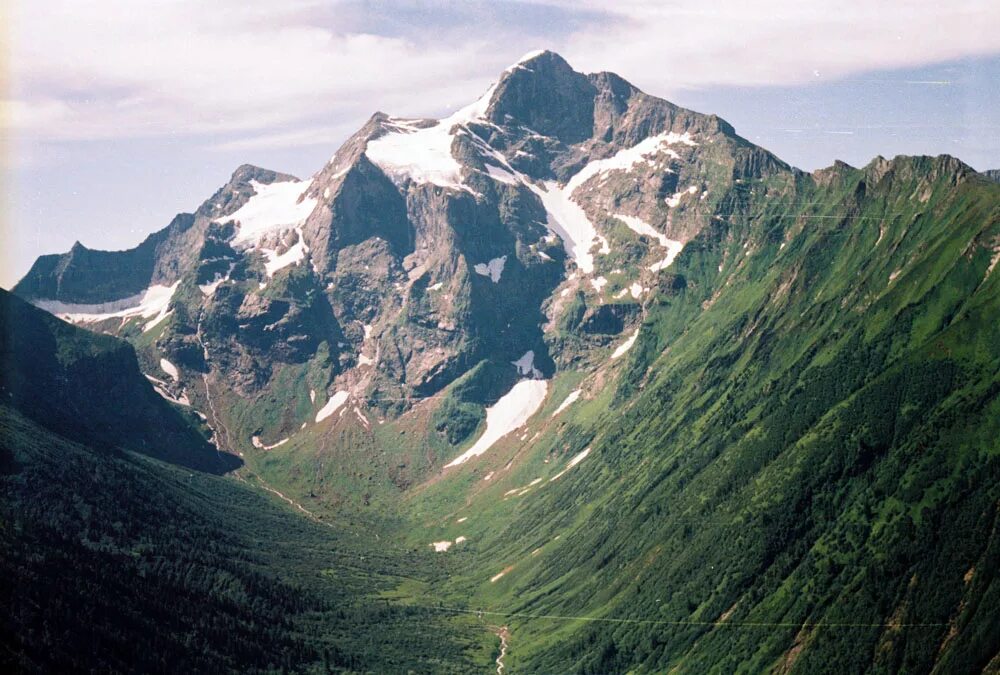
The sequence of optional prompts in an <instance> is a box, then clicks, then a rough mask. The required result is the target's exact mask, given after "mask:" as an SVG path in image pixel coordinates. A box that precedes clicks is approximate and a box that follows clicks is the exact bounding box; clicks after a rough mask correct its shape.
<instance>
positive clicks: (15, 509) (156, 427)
mask: <svg viewBox="0 0 1000 675" xmlns="http://www.w3.org/2000/svg"><path fill="white" fill-rule="evenodd" d="M0 318H2V321H0V325H2V326H3V328H4V330H3V331H2V333H0V339H2V343H0V347H2V348H0V367H2V368H0V373H2V379H0V385H2V389H0V394H2V397H0V551H2V555H0V573H2V575H3V579H4V583H3V585H2V589H0V605H2V606H3V607H4V610H5V611H4V612H3V618H2V619H0V641H2V644H3V647H4V648H3V650H2V653H0V664H3V667H4V671H5V672H25V673H28V672H75V671H88V672H96V671H101V672H107V671H110V672H124V671H131V672H136V671H166V670H183V671H186V672H205V671H209V670H225V671H230V672H235V671H239V672H264V671H271V672H273V671H275V670H279V669H291V668H294V669H296V670H299V669H302V668H306V667H309V668H311V669H314V670H317V671H319V670H327V671H329V670H331V669H337V670H341V671H343V670H344V669H348V670H352V671H356V670H365V669H372V670H377V671H380V672H397V671H399V670H401V669H414V670H421V671H424V672H427V671H432V670H433V671H436V672H468V671H469V669H470V668H471V667H473V664H474V663H475V661H473V660H472V659H471V657H470V655H469V652H474V651H475V650H476V649H478V645H477V644H476V640H475V639H473V638H472V637H470V636H469V635H467V633H468V631H464V632H463V631H461V630H456V629H455V628H453V627H451V626H445V625H442V624H443V618H442V617H441V615H440V614H438V613H434V612H428V610H421V609H408V608H394V607H388V606H386V605H385V602H384V601H383V600H381V599H380V597H379V596H380V595H381V594H382V593H384V592H385V591H386V590H387V589H389V588H391V587H392V585H393V584H396V583H400V582H401V581H404V580H405V581H406V582H407V583H414V582H416V581H417V580H420V579H424V578H427V577H432V576H434V575H435V574H436V573H437V572H436V570H435V567H433V564H434V563H435V562H436V561H432V560H431V559H430V554H429V553H425V554H424V556H423V557H421V556H420V555H412V554H409V553H408V552H403V551H395V550H393V549H392V548H391V547H389V548H387V547H386V546H384V545H383V546H379V547H378V548H375V547H369V546H368V545H367V542H365V541H358V534H357V531H356V530H355V529H354V527H352V526H349V525H348V524H346V523H337V524H332V523H329V522H326V523H324V522H318V521H316V519H312V520H309V519H304V518H302V517H300V516H299V515H296V514H294V513H292V512H291V511H288V510H286V509H282V508H280V507H277V506H275V504H274V503H272V502H271V501H270V500H268V499H266V498H265V497H263V496H262V495H261V493H260V492H258V491H257V490H255V489H254V488H253V487H249V486H248V485H247V484H246V481H247V480H253V476H252V475H251V476H248V477H247V478H245V479H244V480H243V481H241V482H237V481H232V480H228V479H223V478H221V477H218V476H216V475H213V473H221V472H222V471H231V470H232V469H234V468H236V467H237V466H239V464H240V463H239V462H238V461H237V460H236V458H233V457H232V456H228V455H223V454H221V453H218V452H217V451H216V450H215V448H212V447H211V446H209V445H208V443H206V441H205V440H204V438H202V437H201V436H200V435H199V434H198V433H197V432H196V431H195V429H194V428H192V426H191V425H188V424H186V423H185V422H184V417H183V416H182V415H181V414H180V413H179V412H177V411H175V410H173V409H172V408H171V404H169V403H168V402H166V401H165V400H164V399H163V398H161V397H160V396H158V395H157V394H156V393H154V391H153V388H152V387H151V386H150V383H149V382H148V381H147V380H146V379H145V378H143V377H142V375H141V374H140V373H139V367H138V364H137V362H136V360H135V354H134V352H133V351H132V349H131V347H129V346H128V345H127V344H126V343H123V342H121V341H120V340H118V339H116V338H113V337H108V336H105V335H98V334H93V333H89V332H88V331H85V330H82V329H79V328H75V327H73V326H70V325H68V324H66V323H64V322H62V321H59V320H57V319H55V318H53V317H51V316H49V315H48V314H46V313H44V312H42V311H41V310H39V309H36V308H34V307H32V306H30V305H28V304H27V303H25V302H24V301H22V300H20V299H18V298H16V297H14V296H11V295H10V294H9V293H7V292H6V291H0ZM181 407H182V406H181ZM150 457H153V458H154V459H150ZM164 460H165V461H164ZM404 557H405V558H406V565H405V568H400V567H397V561H398V560H402V559H403V558H404ZM359 558H360V559H362V560H365V559H367V560H368V561H370V562H369V565H374V566H376V567H377V569H378V573H377V574H373V573H367V572H366V573H359V572H358V571H357V570H355V569H353V566H352V563H351V561H353V560H357V559H359ZM334 561H336V562H334ZM331 565H334V568H331V567H330V566H331ZM302 570H308V572H302ZM317 570H322V572H321V573H320V574H316V571H317ZM387 629H388V630H389V631H390V632H389V634H388V635H383V634H382V632H383V631H386V630H387ZM375 643H377V644H378V649H373V648H372V644H375Z"/></svg>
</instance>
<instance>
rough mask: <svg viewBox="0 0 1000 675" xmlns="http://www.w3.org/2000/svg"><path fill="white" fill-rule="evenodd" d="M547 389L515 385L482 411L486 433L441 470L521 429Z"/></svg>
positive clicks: (542, 383)
mask: <svg viewBox="0 0 1000 675" xmlns="http://www.w3.org/2000/svg"><path fill="white" fill-rule="evenodd" d="M522 358H523V357H522ZM532 358H534V355H533V354H532ZM548 388H549V383H548V381H546V380H521V381H520V382H518V383H517V384H515V385H514V386H513V388H512V389H511V390H510V391H508V392H507V393H506V394H504V395H503V396H502V397H501V398H500V400H498V401H497V402H496V403H494V404H493V405H492V406H490V407H489V408H487V409H486V431H484V432H483V435H482V436H480V437H479V439H478V440H476V442H475V443H474V444H473V445H472V447H471V448H469V449H468V450H466V451H465V452H463V453H462V454H461V455H459V456H458V457H456V458H455V459H453V460H452V461H450V462H449V463H448V464H446V465H445V468H448V467H452V466H458V465H459V464H464V463H465V462H467V461H468V460H470V459H472V458H473V457H478V456H479V455H481V454H483V453H484V452H486V451H487V450H489V449H490V448H491V447H493V445H494V444H495V443H496V442H497V441H499V440H500V439H501V438H503V437H504V436H506V435H507V434H509V433H510V432H512V431H514V430H515V429H519V428H520V427H522V426H524V425H525V424H526V423H527V422H528V420H529V419H531V416H532V415H534V414H535V412H537V411H538V409H539V408H540V407H541V405H542V402H543V401H544V400H545V394H546V392H547V391H548Z"/></svg>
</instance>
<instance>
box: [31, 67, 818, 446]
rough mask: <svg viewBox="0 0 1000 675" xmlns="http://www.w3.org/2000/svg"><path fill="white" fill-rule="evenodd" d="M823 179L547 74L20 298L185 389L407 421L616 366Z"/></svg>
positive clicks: (47, 260)
mask: <svg viewBox="0 0 1000 675" xmlns="http://www.w3.org/2000/svg"><path fill="white" fill-rule="evenodd" d="M801 176H802V175H801V174H799V173H798V172H796V171H794V170H793V169H791V168H790V167H788V166H787V165H786V164H784V163H783V162H781V161H780V160H778V159H777V158H775V157H774V156H773V155H771V154H770V153H768V152H767V151H765V150H763V149H761V148H758V147H756V146H754V145H752V144H750V143H748V142H746V141H745V140H743V139H741V138H740V137H738V136H737V135H736V134H735V133H734V131H733V129H732V127H730V126H729V125H728V124H727V123H726V122H724V121H722V120H721V119H719V118H718V117H715V116H711V115H702V114H699V113H695V112H692V111H689V110H685V109H683V108H679V107H677V106H675V105H673V104H671V103H669V102H667V101H664V100H661V99H658V98H655V97H652V96H649V95H647V94H644V93H643V92H641V91H639V90H638V89H637V88H635V87H634V86H632V85H631V84H629V83H628V82H626V81H625V80H623V79H622V78H620V77H618V76H617V75H614V74H611V73H597V74H590V75H587V74H583V73H579V72H576V71H574V70H573V69H572V68H571V67H570V66H569V64H567V63H566V61H564V60H563V59H562V58H561V57H560V56H558V55H557V54H554V53H552V52H538V53H533V54H529V55H527V56H526V57H525V58H523V59H522V60H521V61H519V62H518V63H516V64H514V65H513V66H511V67H510V68H508V69H507V70H506V71H504V72H503V73H502V74H501V76H500V78H499V79H498V81H497V82H496V83H495V84H494V85H492V86H491V87H490V88H489V90H488V91H487V92H486V93H485V94H484V95H483V97H482V98H480V99H479V100H478V101H475V102H473V103H472V104H470V105H469V106H467V107H466V108H463V109H461V110H459V111H457V112H456V113H455V114H453V115H451V116H450V117H448V118H445V119H443V120H407V119H400V118H395V117H391V116H389V115H386V114H383V113H377V114H375V115H374V116H372V118H371V119H370V120H369V121H368V122H367V123H366V124H365V125H364V126H363V127H362V128H361V129H360V130H359V131H358V132H357V133H356V134H355V135H354V136H352V137H351V138H350V139H349V140H348V141H347V142H346V143H345V144H344V145H343V146H342V147H341V148H340V149H339V150H338V151H337V153H336V154H335V155H334V157H333V158H332V159H331V160H330V162H329V163H328V164H327V165H326V166H324V167H323V168H322V169H320V170H319V171H318V172H317V173H316V174H315V175H314V176H312V177H311V178H310V179H308V180H303V181H299V180H298V179H296V178H294V177H292V176H289V175H286V174H280V173H276V172H273V171H267V170H265V169H260V168H257V167H253V166H249V165H244V166H241V167H239V168H238V169H237V170H236V171H235V172H234V173H233V176H232V178H231V179H230V181H229V182H228V183H227V184H226V185H225V186H223V187H222V188H220V189H219V190H218V191H217V192H216V193H215V194H214V195H212V197H210V198H209V199H208V200H206V201H205V202H204V203H203V204H202V205H201V206H200V207H199V208H198V209H197V210H196V211H195V212H194V213H192V214H180V215H178V216H177V217H176V218H175V219H174V221H173V222H172V223H171V224H170V225H169V226H168V227H167V228H165V229H164V230H161V231H160V232H157V233H156V234H154V235H151V236H150V237H149V238H148V239H147V240H146V241H144V242H143V243H142V244H140V245H139V246H138V247H136V248H135V249H132V250H129V251H123V252H114V253H109V252H101V251H90V250H88V249H85V248H83V247H82V246H80V245H77V246H74V248H73V250H71V251H70V252H69V253H66V254H63V255H60V256H43V257H42V258H40V259H39V260H38V261H37V262H36V264H35V265H34V267H33V268H32V270H31V271H30V272H29V273H28V275H27V276H26V277H25V278H24V279H23V280H22V281H21V282H20V283H19V284H18V285H17V287H16V288H15V292H16V293H17V294H19V295H21V296H22V297H24V298H26V299H29V300H31V301H32V302H35V303H36V304H39V305H40V306H43V307H45V308H46V309H49V310H50V311H53V312H54V313H57V314H59V315H61V316H65V317H68V318H70V319H71V320H73V321H75V322H77V323H81V324H85V325H89V326H91V327H93V328H95V329H99V330H103V331H108V332H112V333H115V334H119V335H122V336H125V337H128V338H130V339H133V341H135V342H136V344H141V345H142V348H143V349H148V350H149V354H148V359H149V360H150V361H151V362H153V363H155V362H156V358H159V357H160V356H162V357H165V358H168V359H169V360H171V362H175V363H177V364H178V365H180V366H181V371H182V375H181V377H182V380H183V379H184V378H191V377H195V376H197V377H200V375H199V374H205V375H208V376H209V377H210V378H211V379H212V381H216V382H226V383H227V384H229V385H231V390H232V391H233V392H234V393H235V394H236V395H237V396H239V397H241V398H243V399H246V400H262V398H268V400H271V401H272V404H271V405H272V407H274V408H279V407H286V408H287V406H288V405H289V397H291V396H292V394H291V393H290V391H291V390H289V389H288V387H289V386H291V385H289V384H288V383H289V382H290V381H298V382H302V381H308V382H309V383H310V384H309V388H311V389H313V390H325V391H326V395H327V397H328V396H330V395H332V394H333V392H335V391H340V390H346V391H350V392H351V393H352V394H354V395H355V396H357V397H359V398H361V399H363V400H364V401H365V402H366V405H367V406H369V407H372V408H376V409H378V410H380V411H381V413H380V414H387V415H393V414H398V413H401V412H403V411H405V410H407V409H409V408H410V407H411V405H412V404H413V403H414V402H416V401H419V400H421V399H424V398H426V397H429V396H434V395H436V394H438V393H439V392H441V391H442V390H444V389H445V388H446V387H448V386H449V385H450V384H451V383H453V382H455V381H456V380H458V379H459V378H461V377H463V376H466V375H468V376H469V377H473V378H477V377H481V375H480V373H492V374H495V373H496V372H498V370H499V371H503V372H505V373H507V375H504V376H502V377H501V378H500V380H497V381H496V382H501V383H503V382H506V385H505V386H507V387H509V386H510V385H512V384H513V381H514V379H515V378H516V371H515V370H514V368H513V367H512V366H511V365H510V364H511V363H513V362H515V361H517V360H518V359H519V358H521V357H522V355H524V354H525V353H527V352H529V351H531V352H532V353H533V358H534V363H533V369H532V370H531V372H532V373H535V374H536V376H541V377H550V376H551V375H552V374H553V372H554V370H555V369H556V363H563V364H566V363H571V362H573V361H575V360H577V359H579V358H583V357H585V353H586V352H587V351H588V350H589V349H591V348H593V347H604V346H605V345H606V344H607V342H608V340H610V339H612V338H614V337H615V335H616V334H620V333H621V332H622V331H625V330H629V329H631V327H632V326H634V324H635V323H636V322H637V321H638V320H639V319H640V318H641V316H642V307H643V303H644V302H647V301H648V299H649V298H650V297H652V296H653V295H655V294H656V293H658V292H659V291H658V290H657V289H663V288H666V289H669V288H672V287H674V286H676V284H678V283H680V284H684V283H685V281H684V279H680V280H677V279H674V278H673V277H671V275H670V273H669V267H670V264H671V262H672V260H673V258H674V257H675V256H676V255H677V254H678V252H679V251H680V250H681V248H682V247H683V246H684V244H685V243H686V242H688V241H690V240H691V239H692V238H694V237H695V236H697V235H698V234H699V233H701V232H703V231H705V230H706V228H711V227H713V226H715V224H717V222H718V219H719V218H722V217H724V216H720V215H719V214H720V213H722V214H726V213H733V212H738V211H740V210H741V209H745V208H747V206H746V205H747V203H748V195H747V190H745V189H744V188H743V187H742V184H744V183H745V182H749V181H750V180H756V181H760V180H765V181H770V182H771V183H773V184H774V185H775V186H776V189H780V188H779V187H778V186H780V185H790V184H792V183H794V181H795V180H797V179H800V178H801ZM661 277H662V278H661ZM154 291H155V293H154ZM153 295H155V296H156V297H158V298H161V299H162V298H163V297H166V298H167V300H166V302H165V304H164V303H162V302H161V304H162V306H159V305H157V306H155V307H154V306H153V305H152V304H150V300H149V298H150V297H152V296H153ZM608 303H613V306H610V307H606V306H605V305H606V304H608ZM566 312H570V314H571V315H566V316H564V314H565V313H566ZM560 327H561V328H560ZM563 329H564V330H566V331H569V332H571V333H574V334H576V335H577V338H574V339H565V336H563V337H559V336H557V333H558V332H559V331H560V330H563ZM154 357H155V358H154ZM482 364H486V366H487V367H485V368H478V369H477V366H480V365H482ZM296 373H297V374H296ZM482 377H486V376H482ZM489 377H490V378H492V377H494V375H489ZM490 382H491V384H490V385H489V386H483V387H477V388H475V389H477V390H482V391H488V392H491V395H492V396H494V397H495V395H496V394H497V391H496V389H497V387H498V386H500V385H498V384H497V383H496V382H494V381H493V380H490ZM296 386H300V387H301V386H302V385H296ZM501 388H502V387H501ZM501 393H502V392H501ZM296 396H300V394H297V395H296ZM323 398H324V397H323V395H321V396H320V397H319V400H317V401H315V405H317V406H318V405H320V404H321V403H322V400H323ZM487 402H488V400H483V401H477V403H487ZM301 415H302V416H303V417H308V416H307V415H305V413H301ZM282 419H283V420H284V421H283V422H282V424H284V425H286V426H291V425H292V424H294V423H297V418H296V420H292V419H290V418H288V416H287V415H283V416H282Z"/></svg>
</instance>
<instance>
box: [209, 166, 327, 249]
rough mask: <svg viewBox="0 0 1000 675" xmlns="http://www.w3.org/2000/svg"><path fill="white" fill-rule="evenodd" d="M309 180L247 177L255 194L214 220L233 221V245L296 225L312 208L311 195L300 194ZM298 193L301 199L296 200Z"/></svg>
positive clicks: (249, 242) (251, 243) (249, 244)
mask: <svg viewBox="0 0 1000 675" xmlns="http://www.w3.org/2000/svg"><path fill="white" fill-rule="evenodd" d="M311 183H312V179H310V180H307V181H282V182H278V183H270V184H269V185H265V184H263V183H258V182H257V181H251V182H250V186H251V187H252V188H253V190H254V193H255V194H254V195H253V196H252V197H250V199H248V200H247V202H246V204H244V205H243V206H241V207H240V208H239V209H238V210H237V211H235V212H234V213H232V214H230V215H228V216H223V217H222V218H217V219H216V221H215V222H217V223H220V224H225V223H227V222H229V221H230V220H234V221H236V222H237V223H238V225H239V229H238V230H237V232H236V236H235V237H233V241H232V244H233V246H234V247H242V248H249V247H252V246H254V245H255V244H257V242H259V241H260V239H261V237H263V236H264V235H266V234H270V233H272V232H275V231H279V230H283V229H285V228H291V227H298V226H299V225H301V224H302V223H304V222H305V220H306V218H308V217H309V214H310V213H312V211H313V209H314V208H316V200H315V199H313V198H311V197H304V194H305V192H306V190H308V189H309V185H310V184H311ZM300 197H302V201H299V198H300ZM300 240H301V236H300Z"/></svg>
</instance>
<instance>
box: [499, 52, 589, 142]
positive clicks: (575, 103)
mask: <svg viewBox="0 0 1000 675" xmlns="http://www.w3.org/2000/svg"><path fill="white" fill-rule="evenodd" d="M596 92H597V89H596V87H594V85H593V84H592V83H591V82H590V80H589V79H588V78H587V76H586V75H584V74H582V73H578V72H577V71H575V70H573V68H572V67H571V66H570V65H569V63H567V62H566V60H565V59H563V57H561V56H559V55H558V54H556V53H555V52H551V51H545V50H543V51H535V52H529V53H528V54H525V55H524V56H523V57H521V59H520V60H519V61H518V62H517V63H515V64H514V65H512V66H511V67H510V68H508V69H507V70H505V71H504V72H503V75H501V77H500V81H499V82H497V84H496V87H495V88H494V90H493V92H492V96H491V99H490V103H489V109H488V113H487V117H488V119H489V121H491V122H493V123H494V124H499V125H503V124H507V123H509V122H511V121H513V122H514V123H516V124H519V125H521V126H525V127H528V128H530V129H533V130H535V131H537V132H538V133H540V134H543V135H545V136H553V137H555V138H559V139H560V140H562V141H563V142H566V143H574V142H579V141H581V140H584V139H586V138H589V137H590V136H591V134H592V133H593V108H594V96H595V94H596Z"/></svg>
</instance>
